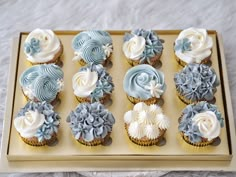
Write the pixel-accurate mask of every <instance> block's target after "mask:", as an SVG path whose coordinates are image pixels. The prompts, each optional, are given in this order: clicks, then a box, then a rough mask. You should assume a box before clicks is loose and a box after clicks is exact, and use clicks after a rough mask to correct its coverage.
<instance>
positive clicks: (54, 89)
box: [20, 64, 64, 103]
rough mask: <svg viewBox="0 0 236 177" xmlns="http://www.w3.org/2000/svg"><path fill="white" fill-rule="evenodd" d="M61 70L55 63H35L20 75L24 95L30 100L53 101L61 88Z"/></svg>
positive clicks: (62, 75)
mask: <svg viewBox="0 0 236 177" xmlns="http://www.w3.org/2000/svg"><path fill="white" fill-rule="evenodd" d="M63 77H64V74H63V71H62V70H61V68H60V67H59V66H57V65H55V64H43V65H35V66H32V67H30V68H29V69H27V70H26V71H24V72H23V73H22V74H21V76H20V85H21V88H22V91H23V93H24V95H25V96H26V97H27V98H28V99H30V100H32V101H36V102H37V101H46V102H49V103H50V102H53V101H54V100H56V97H57V95H58V93H59V92H60V91H61V90H62V89H63Z"/></svg>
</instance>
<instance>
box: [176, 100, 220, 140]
mask: <svg viewBox="0 0 236 177" xmlns="http://www.w3.org/2000/svg"><path fill="white" fill-rule="evenodd" d="M206 111H212V112H214V113H215V115H216V117H217V120H218V121H219V123H220V126H221V127H223V126H224V119H223V118H222V115H221V113H220V112H219V111H218V109H217V106H216V105H214V104H210V103H207V102H205V101H201V102H198V103H197V104H191V105H188V106H186V108H185V109H184V110H183V111H182V117H181V120H180V122H179V127H178V129H179V131H180V132H183V133H184V134H185V136H188V137H189V140H190V141H191V142H192V143H199V142H201V140H202V135H201V133H200V131H199V129H198V127H197V126H196V125H194V124H193V123H192V118H193V117H194V116H195V115H196V114H198V113H202V112H206Z"/></svg>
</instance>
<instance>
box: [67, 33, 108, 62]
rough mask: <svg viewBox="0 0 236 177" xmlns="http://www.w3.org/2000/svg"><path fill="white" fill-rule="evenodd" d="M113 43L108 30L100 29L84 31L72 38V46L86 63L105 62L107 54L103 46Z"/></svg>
mask: <svg viewBox="0 0 236 177" xmlns="http://www.w3.org/2000/svg"><path fill="white" fill-rule="evenodd" d="M106 45H112V39H111V37H110V35H109V33H108V32H106V31H100V30H91V31H84V32H81V33H79V34H77V35H76V36H75V37H74V38H73V40H72V48H73V49H74V50H75V51H76V52H79V53H80V54H81V57H82V58H83V59H84V61H85V62H86V63H91V62H94V63H96V64H101V63H103V61H104V60H106V58H107V56H106V53H105V50H104V48H103V46H106Z"/></svg>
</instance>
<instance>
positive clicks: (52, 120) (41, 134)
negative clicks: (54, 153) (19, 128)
mask: <svg viewBox="0 0 236 177" xmlns="http://www.w3.org/2000/svg"><path fill="white" fill-rule="evenodd" d="M28 111H38V112H39V113H40V114H43V115H44V116H45V121H44V123H43V125H42V126H41V127H40V128H39V129H38V130H37V132H36V134H35V135H34V136H35V137H36V138H38V141H39V142H42V141H44V140H49V139H51V138H52V135H54V134H57V132H58V128H59V124H60V122H59V121H60V116H59V115H58V114H57V113H56V112H54V110H53V106H52V105H51V104H49V103H47V102H45V101H44V102H32V101H29V102H27V103H26V105H25V106H24V107H23V108H22V109H20V111H19V113H18V114H17V116H16V118H18V117H20V116H25V114H26V112H28Z"/></svg>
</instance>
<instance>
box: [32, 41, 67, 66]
mask: <svg viewBox="0 0 236 177" xmlns="http://www.w3.org/2000/svg"><path fill="white" fill-rule="evenodd" d="M63 50H64V48H63V45H62V43H61V41H60V50H59V51H58V52H57V53H56V54H55V56H54V57H53V59H52V60H50V61H48V62H36V63H32V62H30V61H29V62H30V63H31V64H32V65H40V64H51V63H55V64H56V65H59V63H60V61H61V56H62V53H63Z"/></svg>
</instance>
